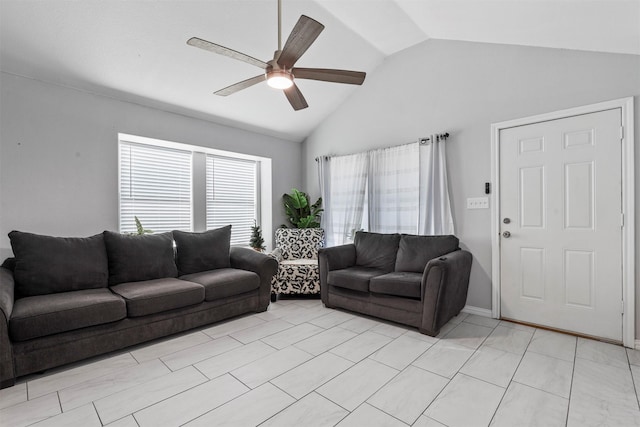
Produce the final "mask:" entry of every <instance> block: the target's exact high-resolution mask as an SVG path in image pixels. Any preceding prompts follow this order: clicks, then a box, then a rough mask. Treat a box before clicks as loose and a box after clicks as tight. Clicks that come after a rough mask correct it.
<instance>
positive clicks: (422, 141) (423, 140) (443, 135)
mask: <svg viewBox="0 0 640 427" xmlns="http://www.w3.org/2000/svg"><path fill="white" fill-rule="evenodd" d="M434 138H435V139H436V142H439V141H446V140H447V138H449V132H444V133H437V134H435V135H434ZM414 142H415V141H411V142H407V143H405V144H400V145H409V144H413V143H414ZM429 142H431V138H418V144H420V145H426V144H427V143H429ZM400 145H394V146H392V147H399V146H400ZM384 148H391V147H384ZM374 150H376V149H375V148H374ZM368 151H369V150H368ZM361 152H362V151H361ZM350 154H355V153H350ZM348 155H349V154H340V156H348ZM322 157H327V158H328V157H334V156H329V155H327V156H318V157H316V158H315V161H316V162H317V161H318V160H320V159H321V158H322Z"/></svg>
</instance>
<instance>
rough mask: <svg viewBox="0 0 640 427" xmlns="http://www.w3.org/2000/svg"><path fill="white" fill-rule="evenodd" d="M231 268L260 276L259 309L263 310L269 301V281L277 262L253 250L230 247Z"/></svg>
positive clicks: (275, 271)
mask: <svg viewBox="0 0 640 427" xmlns="http://www.w3.org/2000/svg"><path fill="white" fill-rule="evenodd" d="M230 256H231V267H232V268H239V269H241V270H248V271H253V272H254V273H256V274H257V275H258V276H260V307H263V308H264V310H266V309H267V307H268V306H269V302H270V301H271V279H272V278H273V276H274V275H275V274H276V273H277V272H278V261H277V260H276V259H275V258H273V257H270V256H269V255H265V254H263V253H260V252H257V251H254V250H253V249H247V248H241V247H232V248H231V251H230Z"/></svg>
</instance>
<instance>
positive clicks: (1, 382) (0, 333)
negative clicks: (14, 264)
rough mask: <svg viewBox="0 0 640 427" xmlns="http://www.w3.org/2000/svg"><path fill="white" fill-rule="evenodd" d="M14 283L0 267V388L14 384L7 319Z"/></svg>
mask: <svg viewBox="0 0 640 427" xmlns="http://www.w3.org/2000/svg"><path fill="white" fill-rule="evenodd" d="M14 290H15V283H14V280H13V272H12V271H11V270H9V269H7V268H4V267H0V313H1V314H0V388H4V387H9V386H11V385H13V384H14V383H15V374H14V369H13V350H12V348H11V340H10V339H9V319H10V318H11V312H12V311H13V301H14Z"/></svg>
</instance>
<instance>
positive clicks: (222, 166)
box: [207, 155, 259, 245]
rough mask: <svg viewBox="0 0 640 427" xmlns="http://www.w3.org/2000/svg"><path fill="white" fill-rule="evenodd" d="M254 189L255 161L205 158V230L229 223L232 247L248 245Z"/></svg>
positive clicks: (254, 206)
mask: <svg viewBox="0 0 640 427" xmlns="http://www.w3.org/2000/svg"><path fill="white" fill-rule="evenodd" d="M257 188H258V162H256V161H252V160H243V159H231V158H227V157H218V156H213V155H207V230H210V229H213V228H219V227H224V226H225V225H229V224H231V244H232V245H248V244H249V240H250V238H251V227H252V226H253V221H254V220H255V219H256V218H259V216H258V203H257V199H258V198H257Z"/></svg>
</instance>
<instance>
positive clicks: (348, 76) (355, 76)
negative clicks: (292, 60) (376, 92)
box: [291, 68, 367, 85]
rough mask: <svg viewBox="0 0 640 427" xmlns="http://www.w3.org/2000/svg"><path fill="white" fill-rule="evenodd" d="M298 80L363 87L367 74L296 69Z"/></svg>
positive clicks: (322, 69) (320, 69)
mask: <svg viewBox="0 0 640 427" xmlns="http://www.w3.org/2000/svg"><path fill="white" fill-rule="evenodd" d="M291 72H292V73H293V75H294V76H295V78H296V79H307V80H321V81H323V82H332V83H345V84H349V85H361V84H362V82H364V78H365V77H366V75H367V73H364V72H362V71H349V70H332V69H329V68H294V69H293V70H291Z"/></svg>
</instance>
